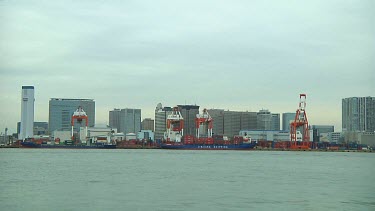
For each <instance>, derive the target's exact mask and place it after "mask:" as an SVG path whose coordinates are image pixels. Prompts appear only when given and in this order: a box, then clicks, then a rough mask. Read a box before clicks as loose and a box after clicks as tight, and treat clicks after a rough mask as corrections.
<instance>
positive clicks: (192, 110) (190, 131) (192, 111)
mask: <svg viewBox="0 0 375 211" xmlns="http://www.w3.org/2000/svg"><path fill="white" fill-rule="evenodd" d="M177 107H178V109H179V110H180V112H181V115H182V117H183V118H184V135H192V136H195V118H196V117H197V114H199V106H197V105H177Z"/></svg>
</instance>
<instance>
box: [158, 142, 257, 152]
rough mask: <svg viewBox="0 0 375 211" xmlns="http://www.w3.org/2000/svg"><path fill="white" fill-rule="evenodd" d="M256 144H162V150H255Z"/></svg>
mask: <svg viewBox="0 0 375 211" xmlns="http://www.w3.org/2000/svg"><path fill="white" fill-rule="evenodd" d="M255 146H256V143H242V144H161V145H160V147H161V148H162V149H184V150H250V149H254V147H255Z"/></svg>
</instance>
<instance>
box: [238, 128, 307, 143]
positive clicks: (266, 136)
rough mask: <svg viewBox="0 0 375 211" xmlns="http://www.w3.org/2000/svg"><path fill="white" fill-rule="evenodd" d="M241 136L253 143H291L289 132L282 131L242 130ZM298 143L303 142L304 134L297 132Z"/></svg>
mask: <svg viewBox="0 0 375 211" xmlns="http://www.w3.org/2000/svg"><path fill="white" fill-rule="evenodd" d="M239 135H240V136H246V137H249V138H250V139H251V141H290V133H289V131H282V130H241V131H240V132H239ZM297 141H302V133H301V132H300V131H297Z"/></svg>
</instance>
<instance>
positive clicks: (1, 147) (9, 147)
mask: <svg viewBox="0 0 375 211" xmlns="http://www.w3.org/2000/svg"><path fill="white" fill-rule="evenodd" d="M15 148H20V149H28V148H23V147H19V146H0V149H15ZM116 149H120V150H121V149H150V150H155V149H161V148H158V147H117V148H116ZM177 150H178V149H177ZM221 151H223V150H221ZM231 151H270V152H279V151H297V152H357V153H375V151H374V150H355V149H349V150H348V149H345V150H344V149H343V150H334V149H272V148H254V149H250V150H231Z"/></svg>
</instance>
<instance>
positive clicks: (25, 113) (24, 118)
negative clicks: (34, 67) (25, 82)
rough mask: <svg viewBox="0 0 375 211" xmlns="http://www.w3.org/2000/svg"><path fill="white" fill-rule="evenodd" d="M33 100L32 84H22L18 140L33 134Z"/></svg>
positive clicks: (30, 136)
mask: <svg viewBox="0 0 375 211" xmlns="http://www.w3.org/2000/svg"><path fill="white" fill-rule="evenodd" d="M34 101H35V99H34V86H22V99H21V128H20V135H19V139H20V140H24V139H25V138H32V137H33V135H34V133H33V129H34Z"/></svg>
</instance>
